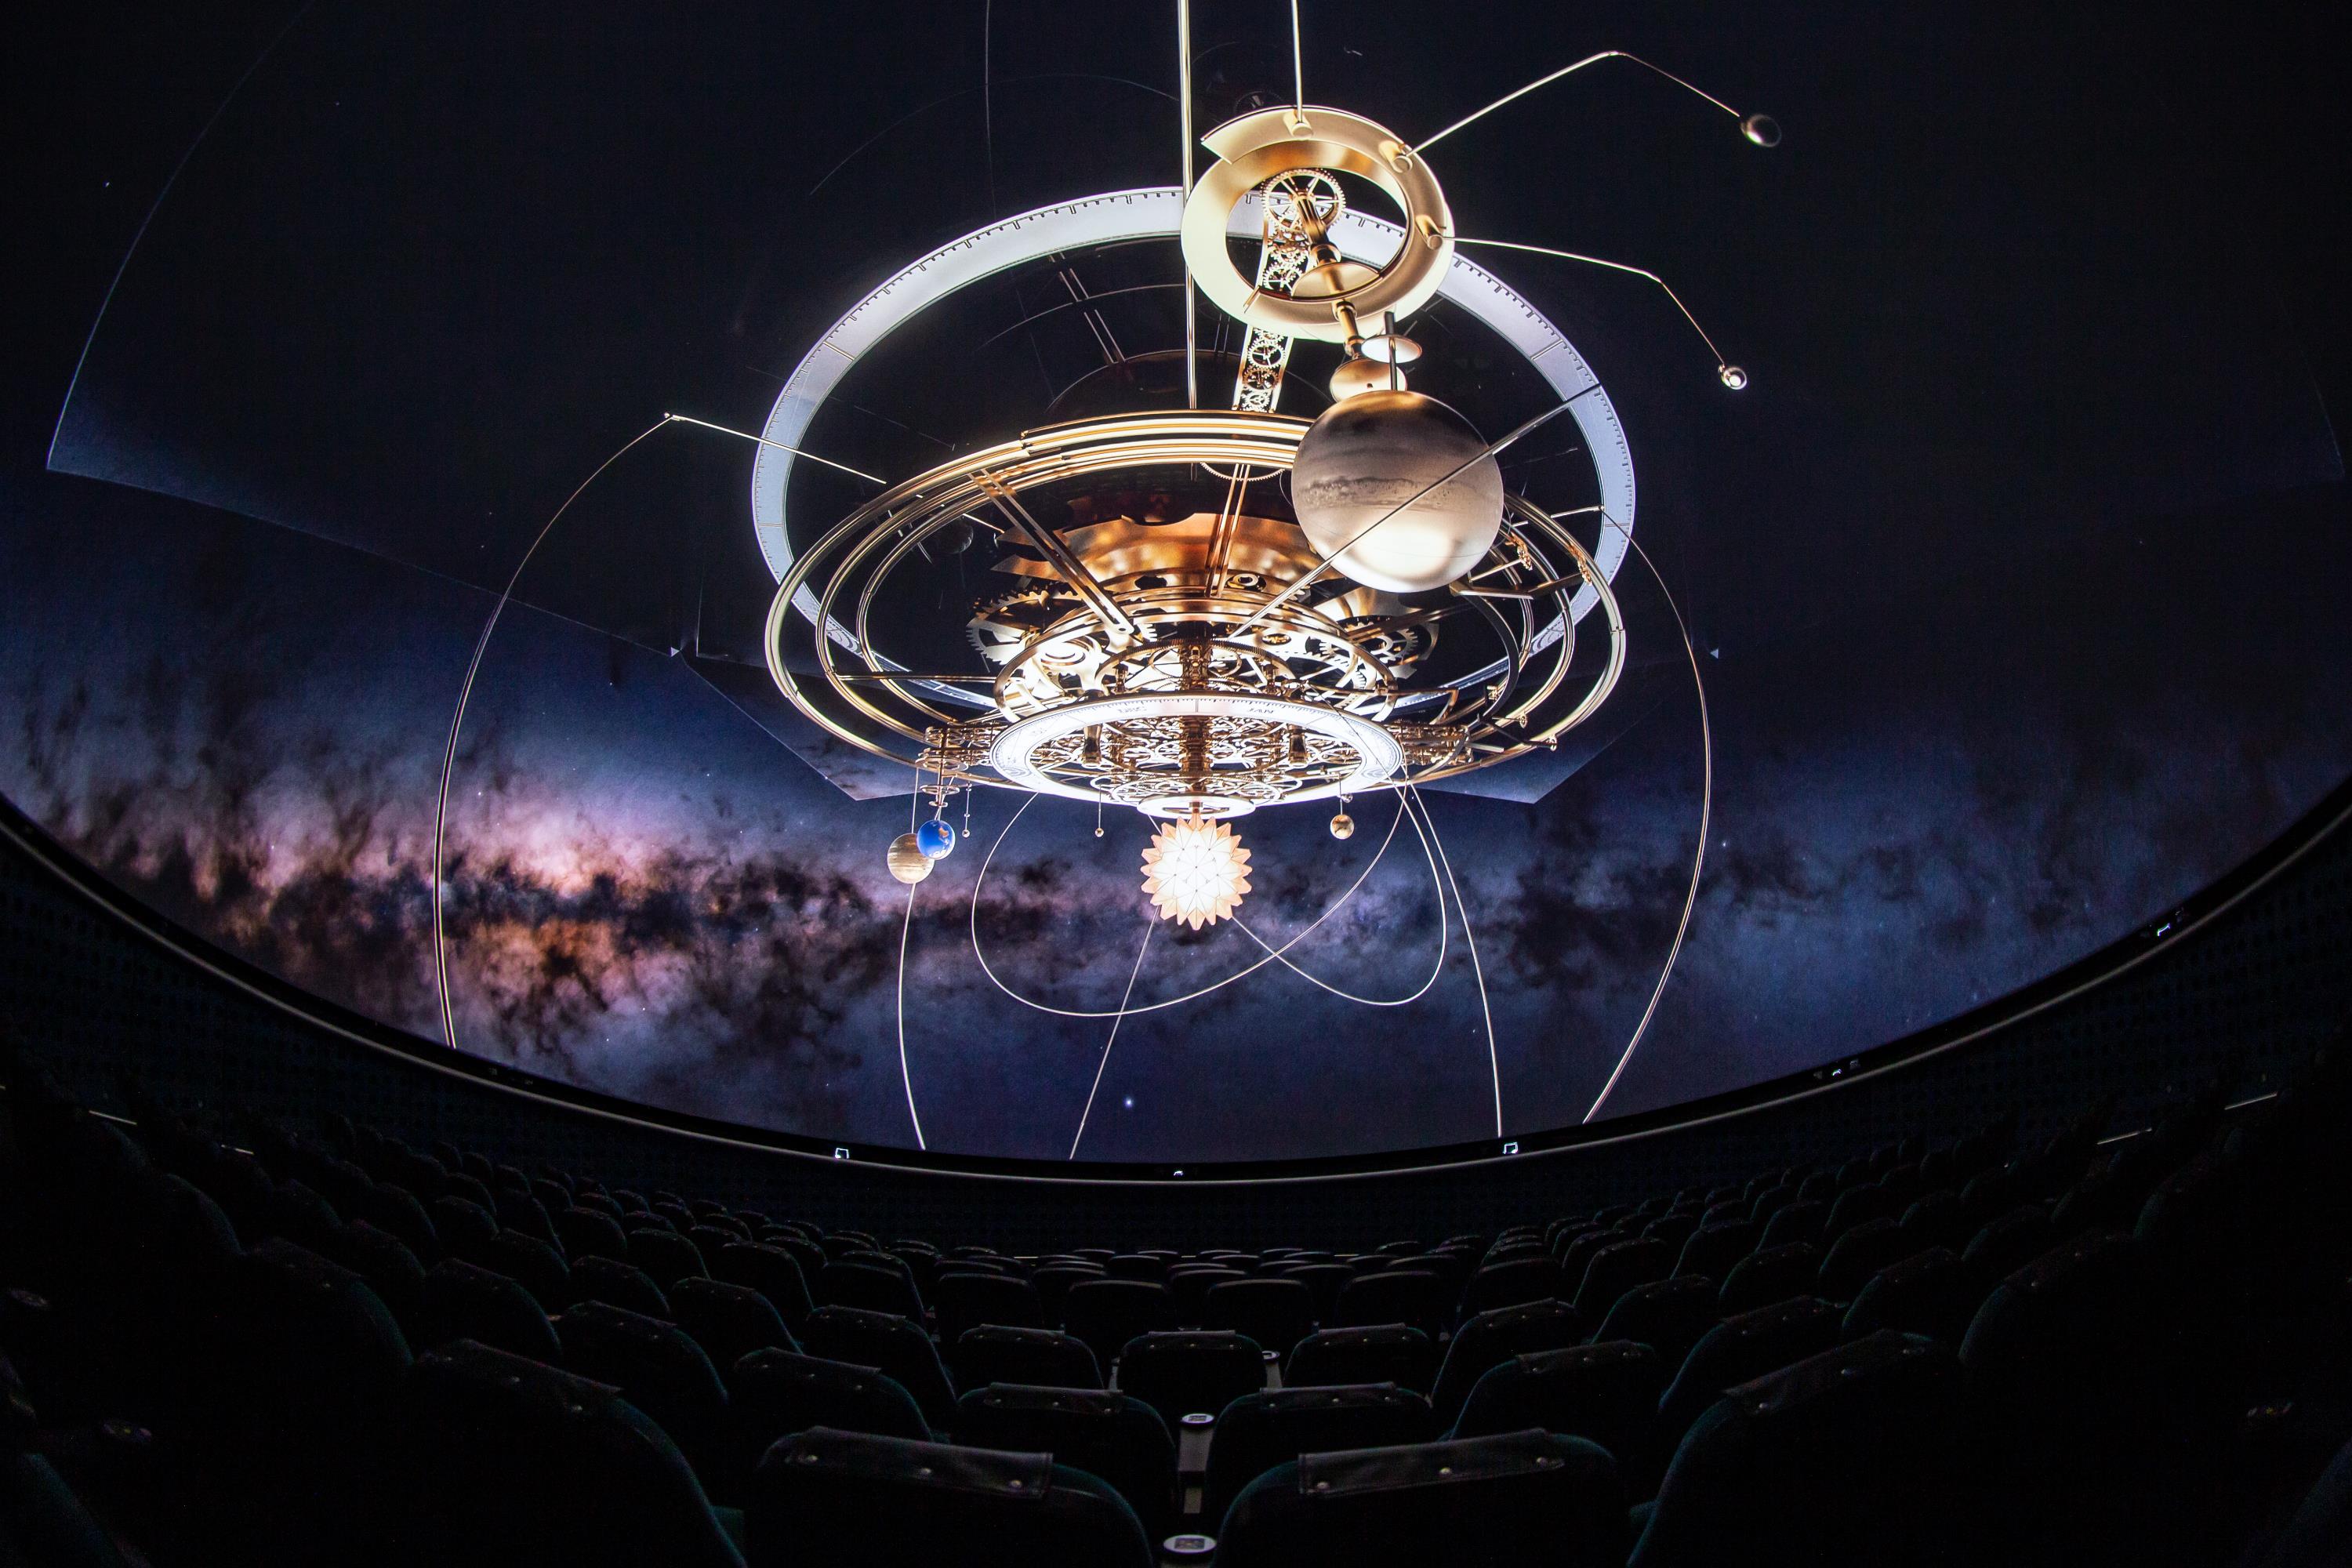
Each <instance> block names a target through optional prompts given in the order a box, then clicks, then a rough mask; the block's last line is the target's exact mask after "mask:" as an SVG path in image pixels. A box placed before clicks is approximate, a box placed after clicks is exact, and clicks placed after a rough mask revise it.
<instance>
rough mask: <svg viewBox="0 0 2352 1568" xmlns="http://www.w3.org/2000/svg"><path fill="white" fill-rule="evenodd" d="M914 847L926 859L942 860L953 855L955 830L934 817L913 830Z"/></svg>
mask: <svg viewBox="0 0 2352 1568" xmlns="http://www.w3.org/2000/svg"><path fill="white" fill-rule="evenodd" d="M915 847H917V848H919V849H920V850H921V851H922V852H923V854H924V857H925V858H928V859H932V860H944V859H946V858H948V857H949V856H950V855H952V854H954V853H955V829H954V828H952V827H950V826H948V825H947V824H946V823H944V822H941V821H940V819H939V818H938V817H936V816H935V817H933V818H931V819H930V820H929V822H926V823H925V824H923V825H922V826H920V827H918V828H917V829H915Z"/></svg>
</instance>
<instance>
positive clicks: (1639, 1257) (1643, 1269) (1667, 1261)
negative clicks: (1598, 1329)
mask: <svg viewBox="0 0 2352 1568" xmlns="http://www.w3.org/2000/svg"><path fill="white" fill-rule="evenodd" d="M1680 1251H1681V1247H1679V1246H1678V1245H1673V1244H1669V1243H1666V1242H1664V1241H1660V1240H1657V1239H1656V1238H1655V1237H1642V1238H1641V1239H1639V1240H1635V1241H1616V1242H1612V1243H1610V1244H1609V1245H1608V1246H1607V1247H1602V1248H1601V1250H1600V1251H1598V1252H1596V1253H1594V1254H1593V1255H1592V1261H1591V1262H1590V1263H1587V1264H1586V1265H1585V1266H1584V1279H1583V1281H1582V1282H1581V1283H1580V1284H1579V1285H1578V1286H1577V1288H1576V1299H1575V1307H1576V1310H1578V1311H1579V1312H1581V1313H1583V1314H1584V1317H1585V1320H1586V1321H1588V1322H1598V1321H1600V1320H1601V1319H1602V1318H1605V1317H1607V1316H1608V1315H1609V1309H1610V1308H1612V1307H1614V1306H1615V1305H1616V1304H1617V1298H1618V1297H1620V1296H1622V1295H1623V1294H1624V1293H1625V1292H1626V1291H1628V1290H1631V1289H1633V1287H1634V1286H1636V1285H1647V1284H1648V1283H1649V1282H1650V1281H1651V1280H1653V1279H1664V1278H1665V1277H1666V1276H1667V1275H1668V1274H1670V1273H1672V1272H1673V1271H1674V1267H1675V1256H1676V1254H1677V1253H1679V1252H1680Z"/></svg>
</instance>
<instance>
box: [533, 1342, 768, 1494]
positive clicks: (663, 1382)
mask: <svg viewBox="0 0 2352 1568" xmlns="http://www.w3.org/2000/svg"><path fill="white" fill-rule="evenodd" d="M556 1328H557V1331H559V1332H560V1333H561V1335H562V1340H563V1368H564V1370H565V1371H566V1372H570V1373H575V1374H577V1375H578V1376H581V1377H588V1378H593V1379H595V1380H596V1381H597V1382H598V1383H608V1384H612V1385H613V1386H614V1387H615V1388H617V1389H619V1390H620V1391H621V1397H622V1398H624V1399H625V1400H627V1401H628V1402H629V1403H630V1404H632V1405H635V1406H636V1407H637V1408H638V1409H640V1410H642V1411H644V1412H645V1413H646V1415H649V1416H651V1417H653V1419H654V1420H656V1421H657V1422H659V1423H660V1424H661V1426H662V1430H664V1431H665V1432H667V1433H668V1434H669V1435H670V1439H671V1441H673V1442H675V1443H676V1444H677V1446H678V1447H680V1448H682V1449H684V1450H685V1451H686V1454H687V1457H688V1458H690V1459H692V1460H693V1461H694V1462H695V1464H696V1466H697V1467H698V1468H704V1469H706V1470H707V1469H708V1468H709V1466H711V1465H712V1464H714V1463H715V1462H716V1461H718V1459H719V1458H720V1456H721V1454H722V1451H723V1449H724V1444H725V1436H726V1422H727V1388H726V1385H725V1384H723V1383H721V1382H720V1381H719V1369H718V1368H717V1367H715V1366H713V1365H712V1364H711V1363H710V1357H709V1354H708V1353H707V1352H704V1350H703V1348H702V1347H701V1346H700V1345H698V1344H697V1343H695V1342H694V1340H693V1338H692V1337H691V1336H689V1335H688V1333H687V1332H686V1331H685V1330H683V1329H681V1328H679V1327H678V1326H677V1324H675V1323H667V1322H664V1321H661V1320H660V1319H659V1318H648V1317H646V1316H645V1315H644V1314H643V1313H641V1312H631V1311H625V1310H623V1309H621V1308H619V1307H612V1306H607V1305H605V1304H604V1302H602V1301H583V1302H582V1303H581V1304H580V1305H579V1306H577V1307H574V1308H572V1310H570V1311H568V1312H566V1313H564V1314H563V1318H562V1321H561V1322H559V1323H558V1324H557V1325H556ZM705 1479H706V1480H709V1479H712V1478H711V1477H710V1476H709V1475H707V1474H706V1476H705Z"/></svg>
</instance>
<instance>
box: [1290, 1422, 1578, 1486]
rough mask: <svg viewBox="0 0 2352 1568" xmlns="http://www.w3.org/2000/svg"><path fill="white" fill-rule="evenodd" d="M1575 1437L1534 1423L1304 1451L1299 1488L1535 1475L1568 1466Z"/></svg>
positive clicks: (1428, 1483)
mask: <svg viewBox="0 0 2352 1568" xmlns="http://www.w3.org/2000/svg"><path fill="white" fill-rule="evenodd" d="M1572 1441H1573V1439H1571V1438H1567V1437H1560V1436H1554V1435H1553V1434H1551V1433H1549V1432H1545V1431H1542V1430H1540V1429H1538V1428H1534V1427H1530V1428H1529V1429H1528V1430H1527V1431H1524V1432H1504V1433H1498V1434H1496V1436H1492V1437H1466V1438H1463V1439H1461V1440H1459V1441H1456V1442H1451V1443H1411V1444H1406V1445H1404V1446H1403V1447H1394V1448H1351V1449H1345V1450H1342V1451H1340V1452H1339V1453H1332V1454H1305V1455H1301V1456H1300V1457H1299V1460H1298V1489H1299V1491H1300V1493H1301V1494H1303V1495H1305V1496H1307V1497H1311V1498H1339V1497H1352V1496H1356V1495H1359V1494H1361V1493H1365V1492H1381V1491H1397V1490H1402V1489H1405V1488H1409V1487H1443V1486H1456V1485H1460V1484H1462V1483H1464V1482H1467V1481H1484V1480H1495V1479H1500V1478H1503V1477H1506V1476H1526V1475H1536V1474H1539V1473H1541V1472H1543V1471H1547V1470H1556V1469H1561V1468H1565V1467H1566V1466H1567V1463H1568V1451H1569V1445H1570V1443H1571V1442H1572Z"/></svg>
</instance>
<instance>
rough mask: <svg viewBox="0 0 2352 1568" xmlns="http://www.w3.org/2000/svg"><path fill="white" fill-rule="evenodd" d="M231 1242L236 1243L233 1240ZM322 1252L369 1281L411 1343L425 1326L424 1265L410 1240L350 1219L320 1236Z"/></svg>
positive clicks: (421, 1334) (320, 1250) (369, 1287)
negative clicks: (417, 1257) (329, 1232)
mask: <svg viewBox="0 0 2352 1568" xmlns="http://www.w3.org/2000/svg"><path fill="white" fill-rule="evenodd" d="M232 1245H234V1243H233V1242H232ZM317 1250H318V1252H319V1254H320V1256H321V1257H323V1258H331V1259H333V1260H334V1261H335V1262H337V1263H340V1264H341V1265H342V1266H343V1267H344V1268H348V1269H350V1270H351V1271H352V1272H353V1273H354V1274H357V1275H358V1276H359V1277H360V1278H361V1279H364V1280H366V1281H367V1282H368V1289H371V1290H373V1291H374V1292H375V1293H376V1297H377V1299H378V1300H381V1301H383V1304H384V1306H385V1307H386V1308H388V1309H389V1310H391V1312H392V1316H393V1320H394V1321H395V1322H397V1323H399V1325H400V1328H401V1331H402V1332H403V1333H404V1334H405V1335H407V1336H408V1339H409V1341H410V1342H411V1343H412V1344H414V1343H419V1342H422V1336H423V1333H424V1327H425V1319H424V1313H425V1265H424V1264H422V1263H420V1262H418V1261H417V1259H416V1254H415V1253H414V1252H411V1251H410V1250H409V1249H408V1247H407V1244H406V1243H404V1242H403V1241H402V1240H401V1239H400V1238H399V1237H396V1236H394V1235H393V1234H392V1233H391V1232H390V1231H386V1230H380V1229H378V1228H377V1227H376V1226H373V1225H370V1224H369V1223H368V1222H367V1221H365V1220H363V1219H355V1220H348V1221H346V1222H344V1223H343V1224H342V1225H340V1226H336V1227H335V1230H334V1231H333V1233H332V1234H331V1235H329V1236H326V1237H321V1238H320V1246H319V1247H318V1248H317Z"/></svg>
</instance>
